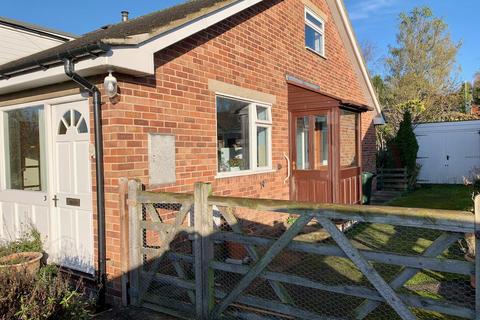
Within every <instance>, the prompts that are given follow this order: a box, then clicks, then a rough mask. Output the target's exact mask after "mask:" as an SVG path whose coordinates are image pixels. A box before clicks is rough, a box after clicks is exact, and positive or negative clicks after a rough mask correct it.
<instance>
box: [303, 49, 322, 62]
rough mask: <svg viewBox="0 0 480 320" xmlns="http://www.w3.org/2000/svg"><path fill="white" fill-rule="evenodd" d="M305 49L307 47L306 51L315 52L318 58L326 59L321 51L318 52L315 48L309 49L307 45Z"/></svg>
mask: <svg viewBox="0 0 480 320" xmlns="http://www.w3.org/2000/svg"><path fill="white" fill-rule="evenodd" d="M305 49H307V51H310V52H311V53H313V54H315V55H316V56H319V57H320V58H322V59H325V60H327V57H326V56H325V54H321V53H319V52H317V51H315V50H313V49H311V48H309V47H307V46H305Z"/></svg>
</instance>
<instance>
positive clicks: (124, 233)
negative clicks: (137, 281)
mask: <svg viewBox="0 0 480 320" xmlns="http://www.w3.org/2000/svg"><path fill="white" fill-rule="evenodd" d="M127 196H128V179H127V178H120V179H119V180H118V198H119V199H118V200H119V207H120V259H121V270H122V305H123V306H126V305H128V271H129V268H130V266H129V260H130V256H129V255H130V253H129V246H130V244H129V241H128V240H129V231H128V225H129V223H130V220H129V219H128V208H127Z"/></svg>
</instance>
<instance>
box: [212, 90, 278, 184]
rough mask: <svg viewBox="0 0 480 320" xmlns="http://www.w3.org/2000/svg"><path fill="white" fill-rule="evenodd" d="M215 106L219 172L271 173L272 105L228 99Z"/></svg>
mask: <svg viewBox="0 0 480 320" xmlns="http://www.w3.org/2000/svg"><path fill="white" fill-rule="evenodd" d="M216 104H217V146H218V150H217V157H218V173H219V174H220V175H226V174H227V175H235V174H238V173H240V172H245V173H248V172H255V171H265V170H270V169H271V167H272V165H271V161H272V160H271V146H272V144H271V139H272V137H271V135H272V133H271V131H272V116H271V106H269V105H264V104H258V103H254V102H250V101H245V100H239V99H233V98H229V97H225V96H217V101H216Z"/></svg>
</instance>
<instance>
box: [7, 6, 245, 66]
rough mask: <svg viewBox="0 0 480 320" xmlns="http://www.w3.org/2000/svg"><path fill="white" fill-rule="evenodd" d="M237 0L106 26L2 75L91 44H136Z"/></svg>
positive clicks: (21, 61)
mask: <svg viewBox="0 0 480 320" xmlns="http://www.w3.org/2000/svg"><path fill="white" fill-rule="evenodd" d="M237 1H238V0H191V1H187V2H185V3H182V4H179V5H176V6H173V7H169V8H167V9H164V10H160V11H156V12H153V13H150V14H147V15H144V16H141V17H138V18H136V19H131V20H128V21H126V22H120V23H118V24H114V25H110V26H106V27H103V28H100V29H98V30H95V31H92V32H89V33H86V34H85V35H83V36H81V37H79V38H77V39H75V40H72V41H69V42H66V43H64V44H61V45H58V46H56V47H53V48H50V49H47V50H44V51H40V52H38V53H35V54H32V55H30V56H27V57H23V58H20V59H18V60H14V61H11V62H8V63H5V64H3V65H0V75H9V74H11V73H13V72H12V71H13V70H15V68H18V69H20V68H24V67H25V66H26V65H28V64H33V63H35V62H41V64H42V65H43V66H44V67H45V66H46V65H48V63H47V61H48V59H50V58H51V59H52V60H57V61H58V57H59V56H62V55H64V54H65V53H68V52H75V51H76V50H79V49H81V48H84V47H88V46H92V45H100V46H102V45H104V46H103V47H105V46H109V47H111V46H128V45H137V44H139V43H141V42H143V41H145V40H148V39H149V38H152V37H154V36H156V35H159V34H161V33H164V32H167V31H169V30H172V29H174V28H176V27H178V26H180V25H182V24H184V23H186V22H189V21H192V20H195V19H196V18H198V17H201V16H204V15H206V14H208V13H211V12H213V11H216V10H218V9H220V8H223V7H225V6H228V5H230V4H231V3H233V2H237Z"/></svg>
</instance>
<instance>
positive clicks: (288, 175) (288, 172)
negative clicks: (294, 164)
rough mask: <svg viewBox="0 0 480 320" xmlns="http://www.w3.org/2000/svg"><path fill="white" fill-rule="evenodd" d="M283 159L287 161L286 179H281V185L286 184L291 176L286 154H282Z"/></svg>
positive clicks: (288, 159)
mask: <svg viewBox="0 0 480 320" xmlns="http://www.w3.org/2000/svg"><path fill="white" fill-rule="evenodd" d="M283 157H284V158H285V160H287V177H286V178H285V179H283V184H287V181H288V179H290V176H291V174H292V171H291V168H290V158H289V157H288V156H287V154H286V153H285V152H284V153H283Z"/></svg>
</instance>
